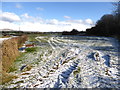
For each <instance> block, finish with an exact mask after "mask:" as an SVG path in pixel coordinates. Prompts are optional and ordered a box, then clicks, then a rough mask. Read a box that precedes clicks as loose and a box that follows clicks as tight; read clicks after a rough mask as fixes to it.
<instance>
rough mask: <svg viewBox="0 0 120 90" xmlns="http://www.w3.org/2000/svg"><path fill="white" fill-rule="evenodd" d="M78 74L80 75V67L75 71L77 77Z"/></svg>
mask: <svg viewBox="0 0 120 90" xmlns="http://www.w3.org/2000/svg"><path fill="white" fill-rule="evenodd" d="M78 73H80V67H77V70H75V71H73V74H74V76H76V75H77V74H78Z"/></svg>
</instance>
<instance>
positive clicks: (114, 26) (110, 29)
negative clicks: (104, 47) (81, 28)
mask: <svg viewBox="0 0 120 90" xmlns="http://www.w3.org/2000/svg"><path fill="white" fill-rule="evenodd" d="M114 6H115V7H116V8H115V10H114V12H113V13H112V14H106V15H103V16H102V17H101V19H100V20H98V21H97V23H96V25H95V26H94V27H92V28H91V29H86V34H87V35H97V36H120V1H118V2H116V3H114Z"/></svg>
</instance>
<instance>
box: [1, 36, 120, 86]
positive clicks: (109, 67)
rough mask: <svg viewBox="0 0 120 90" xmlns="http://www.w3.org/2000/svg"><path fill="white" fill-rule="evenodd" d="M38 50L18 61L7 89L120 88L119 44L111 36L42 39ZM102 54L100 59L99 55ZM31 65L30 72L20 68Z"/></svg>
mask: <svg viewBox="0 0 120 90" xmlns="http://www.w3.org/2000/svg"><path fill="white" fill-rule="evenodd" d="M35 39H36V40H37V41H39V43H38V44H37V51H35V52H32V53H28V54H26V55H25V56H24V57H22V58H21V59H22V60H21V61H19V62H16V66H17V68H18V70H17V71H16V72H12V73H14V74H16V75H17V76H18V78H17V79H14V80H12V81H10V82H8V83H6V84H4V85H3V87H4V88H120V85H119V83H120V65H119V63H118V60H119V59H118V56H119V45H118V41H117V40H116V39H114V38H110V37H93V36H40V37H36V38H35ZM96 53H98V54H99V59H98V60H96V58H95V54H96ZM24 64H31V65H32V66H33V67H32V69H31V70H30V71H25V72H21V71H20V70H19V68H20V67H21V66H22V65H24Z"/></svg>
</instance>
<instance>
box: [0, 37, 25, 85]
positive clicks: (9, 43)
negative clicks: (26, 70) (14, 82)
mask: <svg viewBox="0 0 120 90" xmlns="http://www.w3.org/2000/svg"><path fill="white" fill-rule="evenodd" d="M25 40H27V36H19V37H13V38H10V39H7V40H4V41H3V42H2V43H1V45H0V55H1V57H0V77H1V79H2V80H1V84H3V83H5V82H8V81H10V80H11V79H13V78H15V76H14V75H10V74H8V72H9V71H10V67H11V66H12V65H13V62H14V60H15V59H16V57H17V56H19V51H18V47H20V46H21V45H22V44H23V43H24V42H25Z"/></svg>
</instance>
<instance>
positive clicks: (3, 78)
mask: <svg viewBox="0 0 120 90" xmlns="http://www.w3.org/2000/svg"><path fill="white" fill-rule="evenodd" d="M0 77H1V80H0V85H3V84H5V83H7V82H9V81H11V80H12V79H15V78H17V76H15V75H12V74H8V73H6V72H1V73H0Z"/></svg>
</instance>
